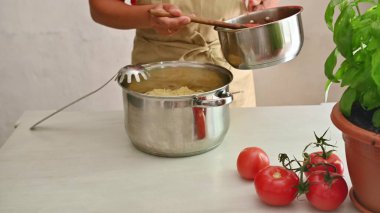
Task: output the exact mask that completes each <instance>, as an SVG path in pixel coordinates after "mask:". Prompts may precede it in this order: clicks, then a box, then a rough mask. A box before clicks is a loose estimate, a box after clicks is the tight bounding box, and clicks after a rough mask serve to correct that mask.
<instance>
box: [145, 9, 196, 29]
mask: <svg viewBox="0 0 380 213" xmlns="http://www.w3.org/2000/svg"><path fill="white" fill-rule="evenodd" d="M151 10H154V11H157V12H166V13H169V14H170V15H171V16H172V17H159V16H154V15H152V14H151V15H150V23H151V27H152V28H153V29H154V30H155V31H156V32H157V33H159V34H161V35H171V34H174V33H176V32H178V31H179V30H180V29H181V28H183V27H184V26H186V25H187V24H188V23H190V18H189V17H188V16H184V15H182V11H181V10H180V9H179V8H178V7H176V6H175V5H172V4H158V5H156V6H155V7H153V8H152V9H151Z"/></svg>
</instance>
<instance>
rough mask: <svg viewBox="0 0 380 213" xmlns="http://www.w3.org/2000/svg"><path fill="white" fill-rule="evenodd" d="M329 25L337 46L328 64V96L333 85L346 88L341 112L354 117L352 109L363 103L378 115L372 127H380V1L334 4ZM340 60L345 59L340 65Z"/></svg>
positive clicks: (352, 0) (342, 0)
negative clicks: (336, 84) (338, 59)
mask: <svg viewBox="0 0 380 213" xmlns="http://www.w3.org/2000/svg"><path fill="white" fill-rule="evenodd" d="M363 8H367V9H365V10H364V9H363ZM335 13H337V14H335ZM325 21H326V24H327V26H328V28H329V29H330V30H331V31H332V32H333V40H334V43H335V49H334V50H333V51H332V52H331V54H330V55H329V56H328V58H327V59H326V62H325V75H326V77H327V78H328V80H327V82H326V87H325V88H326V92H328V89H329V88H330V85H331V84H332V83H340V86H341V87H346V90H345V91H344V93H343V95H342V97H341V99H340V103H339V104H340V109H341V112H342V113H343V114H344V115H345V116H346V117H350V116H351V111H352V105H353V104H354V103H360V105H361V107H362V108H363V109H365V110H368V111H370V110H373V111H374V113H373V117H372V124H373V125H374V126H375V127H380V7H379V0H330V1H329V4H328V6H327V8H326V11H325ZM338 57H342V59H343V60H342V62H341V63H339V65H337V58H338Z"/></svg>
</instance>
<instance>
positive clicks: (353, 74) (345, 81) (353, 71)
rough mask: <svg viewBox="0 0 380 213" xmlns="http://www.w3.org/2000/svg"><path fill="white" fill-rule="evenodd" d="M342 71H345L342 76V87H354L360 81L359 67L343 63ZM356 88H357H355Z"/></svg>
mask: <svg viewBox="0 0 380 213" xmlns="http://www.w3.org/2000/svg"><path fill="white" fill-rule="evenodd" d="M341 69H344V71H343V72H344V73H343V74H342V81H341V85H340V86H341V87H344V86H347V85H353V84H355V82H357V80H358V75H360V71H361V70H359V69H358V68H357V67H355V66H352V65H349V63H348V62H346V61H345V62H343V63H342V65H341ZM353 88H355V87H353Z"/></svg>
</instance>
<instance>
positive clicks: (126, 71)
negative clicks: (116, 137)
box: [29, 65, 150, 130]
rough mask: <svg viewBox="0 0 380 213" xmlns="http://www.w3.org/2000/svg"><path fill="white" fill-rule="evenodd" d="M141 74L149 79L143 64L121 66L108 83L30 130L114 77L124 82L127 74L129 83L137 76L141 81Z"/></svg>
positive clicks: (138, 80) (37, 123)
mask: <svg viewBox="0 0 380 213" xmlns="http://www.w3.org/2000/svg"><path fill="white" fill-rule="evenodd" d="M140 75H141V76H142V77H143V78H144V79H145V80H147V79H148V77H149V76H150V75H149V73H148V72H147V71H146V69H145V67H143V66H141V65H127V66H125V67H123V68H121V69H120V70H119V71H118V72H117V73H116V74H115V75H113V76H112V78H111V79H109V80H108V81H107V82H106V83H104V84H103V85H102V86H100V87H99V88H97V89H96V90H94V91H92V92H90V93H88V94H86V95H84V96H82V97H80V98H78V99H76V100H74V101H73V102H71V103H69V104H67V105H65V106H63V107H61V108H59V109H58V110H56V111H55V112H53V113H51V114H50V115H48V116H46V117H44V118H42V119H41V120H39V121H38V122H36V123H35V124H34V125H33V126H31V127H30V128H29V129H30V130H34V129H35V128H36V126H37V125H39V124H40V123H42V122H44V121H45V120H47V119H49V118H50V117H52V116H54V115H55V114H57V113H59V112H61V111H63V110H64V109H66V108H67V107H69V106H71V105H73V104H75V103H77V102H79V101H81V100H83V99H85V98H87V97H88V96H90V95H92V94H94V93H96V92H98V91H99V90H101V89H103V87H105V86H106V85H107V84H108V83H109V82H111V81H112V80H113V79H115V81H118V82H119V83H123V81H124V79H125V77H126V76H127V83H128V84H130V83H131V82H132V77H134V78H135V80H136V81H137V82H140V80H141V79H140Z"/></svg>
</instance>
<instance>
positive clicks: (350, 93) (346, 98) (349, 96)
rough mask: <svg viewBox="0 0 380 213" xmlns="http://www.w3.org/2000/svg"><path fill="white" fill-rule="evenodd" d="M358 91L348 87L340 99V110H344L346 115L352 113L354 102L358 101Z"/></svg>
mask: <svg viewBox="0 0 380 213" xmlns="http://www.w3.org/2000/svg"><path fill="white" fill-rule="evenodd" d="M356 93H357V92H356V90H355V89H353V88H351V87H348V88H347V89H346V91H344V93H343V95H342V97H341V99H340V102H339V106H340V111H342V113H343V115H345V116H346V117H349V116H350V115H351V110H352V104H353V103H354V102H355V101H356Z"/></svg>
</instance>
